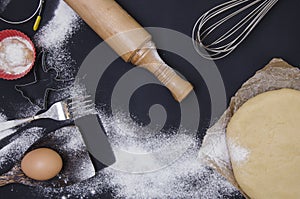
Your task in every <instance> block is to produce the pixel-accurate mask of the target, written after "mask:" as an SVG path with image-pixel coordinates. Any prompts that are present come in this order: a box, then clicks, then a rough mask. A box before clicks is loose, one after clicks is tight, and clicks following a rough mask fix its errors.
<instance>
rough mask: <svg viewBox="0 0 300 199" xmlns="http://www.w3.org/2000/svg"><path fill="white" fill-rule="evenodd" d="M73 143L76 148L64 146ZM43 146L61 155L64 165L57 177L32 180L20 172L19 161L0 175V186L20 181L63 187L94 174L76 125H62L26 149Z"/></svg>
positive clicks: (22, 182) (30, 149) (36, 184)
mask: <svg viewBox="0 0 300 199" xmlns="http://www.w3.org/2000/svg"><path fill="white" fill-rule="evenodd" d="M74 143H76V148H69V147H66V146H72V145H74ZM43 147H46V148H52V149H53V150H55V151H57V152H58V153H59V154H60V155H61V156H62V159H63V162H64V166H63V169H62V171H61V172H60V174H59V175H58V176H57V177H54V178H53V179H50V180H47V181H36V180H32V179H30V178H28V177H26V176H25V174H24V173H23V172H22V170H21V167H20V161H19V162H18V163H17V164H16V165H15V166H14V167H13V168H12V169H11V170H10V171H9V172H7V173H5V174H3V175H2V176H0V186H5V185H7V184H11V183H21V184H24V185H29V186H44V187H45V186H46V187H47V186H48V187H49V186H51V187H63V186H67V185H71V184H74V183H78V182H81V181H83V180H86V179H88V178H91V177H93V176H94V175H95V168H94V166H93V163H92V161H91V159H90V156H89V154H88V152H87V150H86V148H85V145H84V142H83V140H82V137H81V134H80V131H79V129H78V128H77V127H76V126H69V127H64V128H62V129H59V130H57V131H55V132H51V133H49V134H48V135H46V136H44V137H43V138H41V139H40V140H38V141H37V142H36V143H35V144H33V145H32V146H31V147H30V148H29V149H28V151H32V150H34V149H37V148H43ZM74 157H76V158H74Z"/></svg>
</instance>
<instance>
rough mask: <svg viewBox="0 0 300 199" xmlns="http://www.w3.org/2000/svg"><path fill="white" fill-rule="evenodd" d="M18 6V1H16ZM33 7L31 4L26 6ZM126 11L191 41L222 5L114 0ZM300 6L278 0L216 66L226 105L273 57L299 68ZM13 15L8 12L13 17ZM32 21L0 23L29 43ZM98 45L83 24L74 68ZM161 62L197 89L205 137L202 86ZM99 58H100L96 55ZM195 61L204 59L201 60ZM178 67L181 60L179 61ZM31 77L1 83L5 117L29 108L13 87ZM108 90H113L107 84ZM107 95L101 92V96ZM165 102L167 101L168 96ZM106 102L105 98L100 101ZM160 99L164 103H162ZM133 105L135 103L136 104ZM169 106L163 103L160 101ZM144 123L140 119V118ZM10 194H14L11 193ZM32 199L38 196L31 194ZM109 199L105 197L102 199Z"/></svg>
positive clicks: (26, 193) (24, 192)
mask: <svg viewBox="0 0 300 199" xmlns="http://www.w3.org/2000/svg"><path fill="white" fill-rule="evenodd" d="M18 1H20V0H18ZM30 2H31V3H30ZM117 2H118V3H119V4H120V5H122V7H123V8H124V9H126V10H127V11H128V12H129V13H130V14H131V15H132V16H134V18H135V19H136V20H137V21H138V22H140V23H141V24H142V25H143V26H144V27H162V28H168V29H171V30H176V31H179V32H181V33H183V34H185V35H187V36H191V32H192V28H193V25H194V23H195V21H196V20H197V19H198V17H199V16H200V15H202V14H203V13H204V12H205V11H207V10H208V9H210V8H212V7H213V6H216V5H218V4H220V3H222V2H224V0H214V1H204V0H201V1H193V0H186V1H179V0H175V1H174V0H164V1H160V0H152V1H145V0H144V1H135V0H126V1H125V0H118V1H117ZM57 3H58V0H51V1H46V4H45V8H44V11H43V19H42V23H41V26H43V25H45V24H47V22H48V21H49V20H51V18H52V16H53V11H54V10H55V8H56V5H57ZM33 4H34V5H36V4H37V0H30V1H28V3H27V4H26V5H24V6H22V8H20V7H16V9H15V11H14V12H15V13H17V12H22V10H30V9H31V10H32V9H33V8H32V5H33ZM299 7H300V1H297V0H285V1H279V2H278V3H277V4H276V5H275V6H274V7H273V8H272V10H271V11H270V12H269V13H268V14H267V15H266V17H265V18H264V19H263V20H262V21H261V22H260V24H259V25H258V27H257V28H256V29H255V30H254V31H253V32H252V33H251V34H250V36H249V37H248V38H247V39H246V40H245V41H244V42H243V43H242V44H241V45H240V46H239V47H238V48H237V50H235V51H234V52H233V53H232V54H231V55H229V56H227V57H226V58H224V59H221V60H218V61H216V65H217V67H218V69H219V71H220V73H221V75H222V78H223V81H224V85H225V89H226V95H227V102H229V100H230V98H231V97H232V96H233V95H234V93H235V92H236V91H237V90H238V89H239V88H240V87H241V85H242V84H243V82H245V81H246V80H247V79H249V78H250V77H251V76H253V75H254V73H255V72H256V71H257V70H259V69H261V68H262V67H263V66H264V65H266V64H267V63H268V62H269V61H270V60H271V59H272V58H275V57H278V58H283V59H284V60H286V61H287V62H289V63H290V64H291V65H294V66H299V65H300V58H299V56H300V55H299V45H300V38H299V35H300V26H299V22H298V20H299V19H300V12H299ZM15 13H13V12H11V13H10V14H11V15H12V16H13V15H14V14H15ZM33 22H34V20H31V21H30V22H28V23H25V24H22V25H9V24H6V23H4V22H2V21H0V30H4V29H17V30H21V31H22V32H24V33H26V34H27V35H28V36H29V37H31V38H33V37H34V34H35V32H34V31H32V24H33ZM101 42H102V40H101V39H100V38H99V37H98V36H97V35H96V34H95V33H94V32H93V31H92V30H91V29H90V28H89V27H88V26H87V25H86V24H84V23H83V24H82V25H81V27H80V30H79V31H77V32H76V34H75V35H73V36H72V37H71V38H70V41H69V42H68V43H69V44H70V49H71V55H72V58H73V59H75V61H76V66H77V67H78V68H79V67H80V65H81V63H82V62H83V60H84V59H85V57H86V56H87V54H88V53H89V52H90V51H91V50H92V49H93V48H94V47H95V46H96V45H97V44H99V43H101ZM160 53H161V56H162V58H163V59H164V60H165V61H166V62H167V63H169V64H170V65H172V66H174V68H175V69H177V70H179V71H180V72H181V73H182V74H183V75H184V76H185V77H186V78H187V79H188V80H190V81H191V82H192V84H193V85H194V86H195V91H196V93H197V97H198V98H199V99H202V100H200V102H199V105H200V106H201V121H200V123H199V124H200V130H199V134H201V135H203V134H204V133H205V129H206V128H207V127H208V124H207V121H208V120H209V118H210V115H211V110H210V104H209V103H210V101H209V98H208V97H207V94H208V91H207V88H206V86H205V84H202V83H203V81H202V80H199V79H198V76H195V75H194V73H193V71H191V70H190V71H189V68H188V67H187V70H186V69H184V68H180V67H179V66H176V65H178V63H176V62H177V61H178V60H177V58H176V57H174V55H172V54H171V53H168V52H163V53H162V52H161V51H160ZM100 56H101V55H100ZM199 59H203V58H201V57H200V56H199ZM178 62H179V63H180V60H179V61H178ZM114 64H117V65H118V66H119V67H120V68H122V67H123V70H120V71H119V72H118V71H110V73H111V74H110V76H111V77H114V76H115V77H119V76H120V74H119V73H121V72H122V71H126V70H128V69H130V68H131V67H132V65H130V64H128V63H123V61H122V60H121V59H118V60H116V63H114ZM32 76H33V74H32V72H31V73H30V74H29V75H27V76H26V77H24V78H22V79H19V80H15V81H7V80H3V79H0V90H1V94H0V109H2V111H3V112H4V113H5V114H6V115H7V117H8V118H14V117H15V113H16V112H17V110H15V107H14V105H15V104H19V103H28V102H27V101H26V99H24V98H22V97H21V95H20V93H18V92H16V91H15V89H14V87H15V85H17V84H22V83H25V82H28V81H29V80H30V79H32ZM107 87H113V85H110V84H109V81H108V82H107ZM161 92H162V95H169V93H168V91H167V90H161ZM101 94H102V95H104V96H105V92H104V93H101ZM153 97H154V98H155V96H153ZM166 99H169V98H168V97H167V98H166ZM104 100H105V99H104ZM162 100H164V98H163V99H162ZM152 101H153V99H152V97H151V96H149V95H147V98H144V99H143V103H145V104H147V103H148V104H151V103H152ZM135 103H136V104H135ZM163 103H167V104H168V102H167V101H163V102H162V104H163ZM139 105H141V104H139V102H136V101H134V102H132V103H131V107H133V108H131V109H132V110H133V111H138V110H134V109H135V108H134V107H139ZM141 120H143V118H141ZM11 189H14V191H11ZM35 196H36V195H35ZM32 197H33V196H32V195H31V192H30V190H29V189H28V188H27V187H26V186H22V185H8V186H5V187H1V188H0V198H32ZM106 197H108V195H105V196H103V198H106Z"/></svg>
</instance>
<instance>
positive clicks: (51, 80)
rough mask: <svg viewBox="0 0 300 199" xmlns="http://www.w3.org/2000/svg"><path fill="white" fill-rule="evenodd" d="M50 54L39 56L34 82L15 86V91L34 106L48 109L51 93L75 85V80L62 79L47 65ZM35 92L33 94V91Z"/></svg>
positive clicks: (41, 53) (54, 69)
mask: <svg viewBox="0 0 300 199" xmlns="http://www.w3.org/2000/svg"><path fill="white" fill-rule="evenodd" d="M47 55H48V52H47V51H44V50H42V51H41V52H40V54H39V55H38V56H37V57H38V58H37V64H36V67H34V69H33V74H34V81H33V82H29V83H26V84H20V85H16V86H15V90H16V91H18V92H20V93H21V94H22V97H24V98H25V99H26V100H28V101H29V102H30V103H31V104H32V105H37V106H39V107H40V108H41V109H46V108H47V107H48V106H47V102H48V101H47V99H48V95H49V93H50V92H58V91H63V90H66V89H69V88H70V87H71V86H73V84H74V79H60V78H59V72H58V71H57V69H56V68H55V67H49V66H47V64H46V59H47ZM40 66H41V67H40ZM33 90H34V91H35V92H32V91H33Z"/></svg>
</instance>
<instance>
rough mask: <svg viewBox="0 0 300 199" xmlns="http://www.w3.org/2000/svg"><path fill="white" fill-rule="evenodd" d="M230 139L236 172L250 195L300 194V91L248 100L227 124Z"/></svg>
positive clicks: (291, 198) (261, 197)
mask: <svg viewBox="0 0 300 199" xmlns="http://www.w3.org/2000/svg"><path fill="white" fill-rule="evenodd" d="M227 143H228V149H229V154H230V157H231V163H232V167H233V172H234V176H235V178H236V180H237V182H238V184H239V185H240V187H241V189H242V190H243V191H244V192H245V193H246V194H247V195H248V196H249V197H250V198H255V199H266V198H272V199H277V198H280V199H285V198H289V199H299V198H300V91H297V90H292V89H280V90H275V91H269V92H265V93H263V94H260V95H258V96H256V97H254V98H252V99H250V100H248V101H247V102H246V103H245V104H243V105H242V107H241V108H240V109H239V110H238V111H237V112H236V113H235V114H234V115H233V117H232V118H231V120H230V122H229V124H228V127H227Z"/></svg>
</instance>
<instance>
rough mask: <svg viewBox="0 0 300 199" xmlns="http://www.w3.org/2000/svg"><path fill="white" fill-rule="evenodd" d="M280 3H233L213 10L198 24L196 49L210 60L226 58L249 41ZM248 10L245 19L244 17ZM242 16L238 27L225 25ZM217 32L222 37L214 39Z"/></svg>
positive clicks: (238, 0) (269, 0)
mask: <svg viewBox="0 0 300 199" xmlns="http://www.w3.org/2000/svg"><path fill="white" fill-rule="evenodd" d="M277 2H278V0H230V1H227V2H225V3H222V4H220V5H218V6H216V7H214V8H212V9H211V10H209V11H207V12H206V13H204V14H203V15H202V16H201V17H200V18H199V19H198V20H197V21H196V23H195V26H194V28H193V34H192V39H193V45H194V48H195V50H196V51H197V52H198V53H199V54H200V55H201V56H202V57H204V58H206V59H209V60H218V59H221V58H223V57H226V56H227V55H229V54H230V53H231V52H232V51H233V50H235V49H236V48H237V47H238V46H239V45H240V44H241V43H242V42H243V41H244V40H245V39H246V37H247V36H248V35H249V34H250V33H251V31H252V30H253V29H254V28H255V27H256V26H257V24H258V23H259V22H260V21H261V20H262V19H263V17H264V16H265V15H266V14H267V13H268V12H269V11H270V9H271V8H272V7H273V6H274V5H275V4H276V3H277ZM249 10H250V11H249ZM230 11H231V13H229V14H227V15H225V13H226V12H230ZM246 11H247V13H246V14H245V16H243V15H241V14H242V13H243V12H246ZM223 15H225V16H223ZM239 15H241V16H242V18H241V19H239V21H238V22H237V23H236V24H234V25H231V26H229V27H228V26H226V25H227V24H225V23H228V22H230V20H234V18H235V17H238V16H239ZM220 17H221V18H220ZM219 18H220V19H219ZM224 28H225V32H223V33H222V32H221V30H222V29H224ZM218 31H220V32H219V33H222V34H220V35H221V36H217V37H214V34H215V33H216V32H218ZM223 31H224V30H223ZM210 37H212V39H210ZM208 40H209V41H208Z"/></svg>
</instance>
